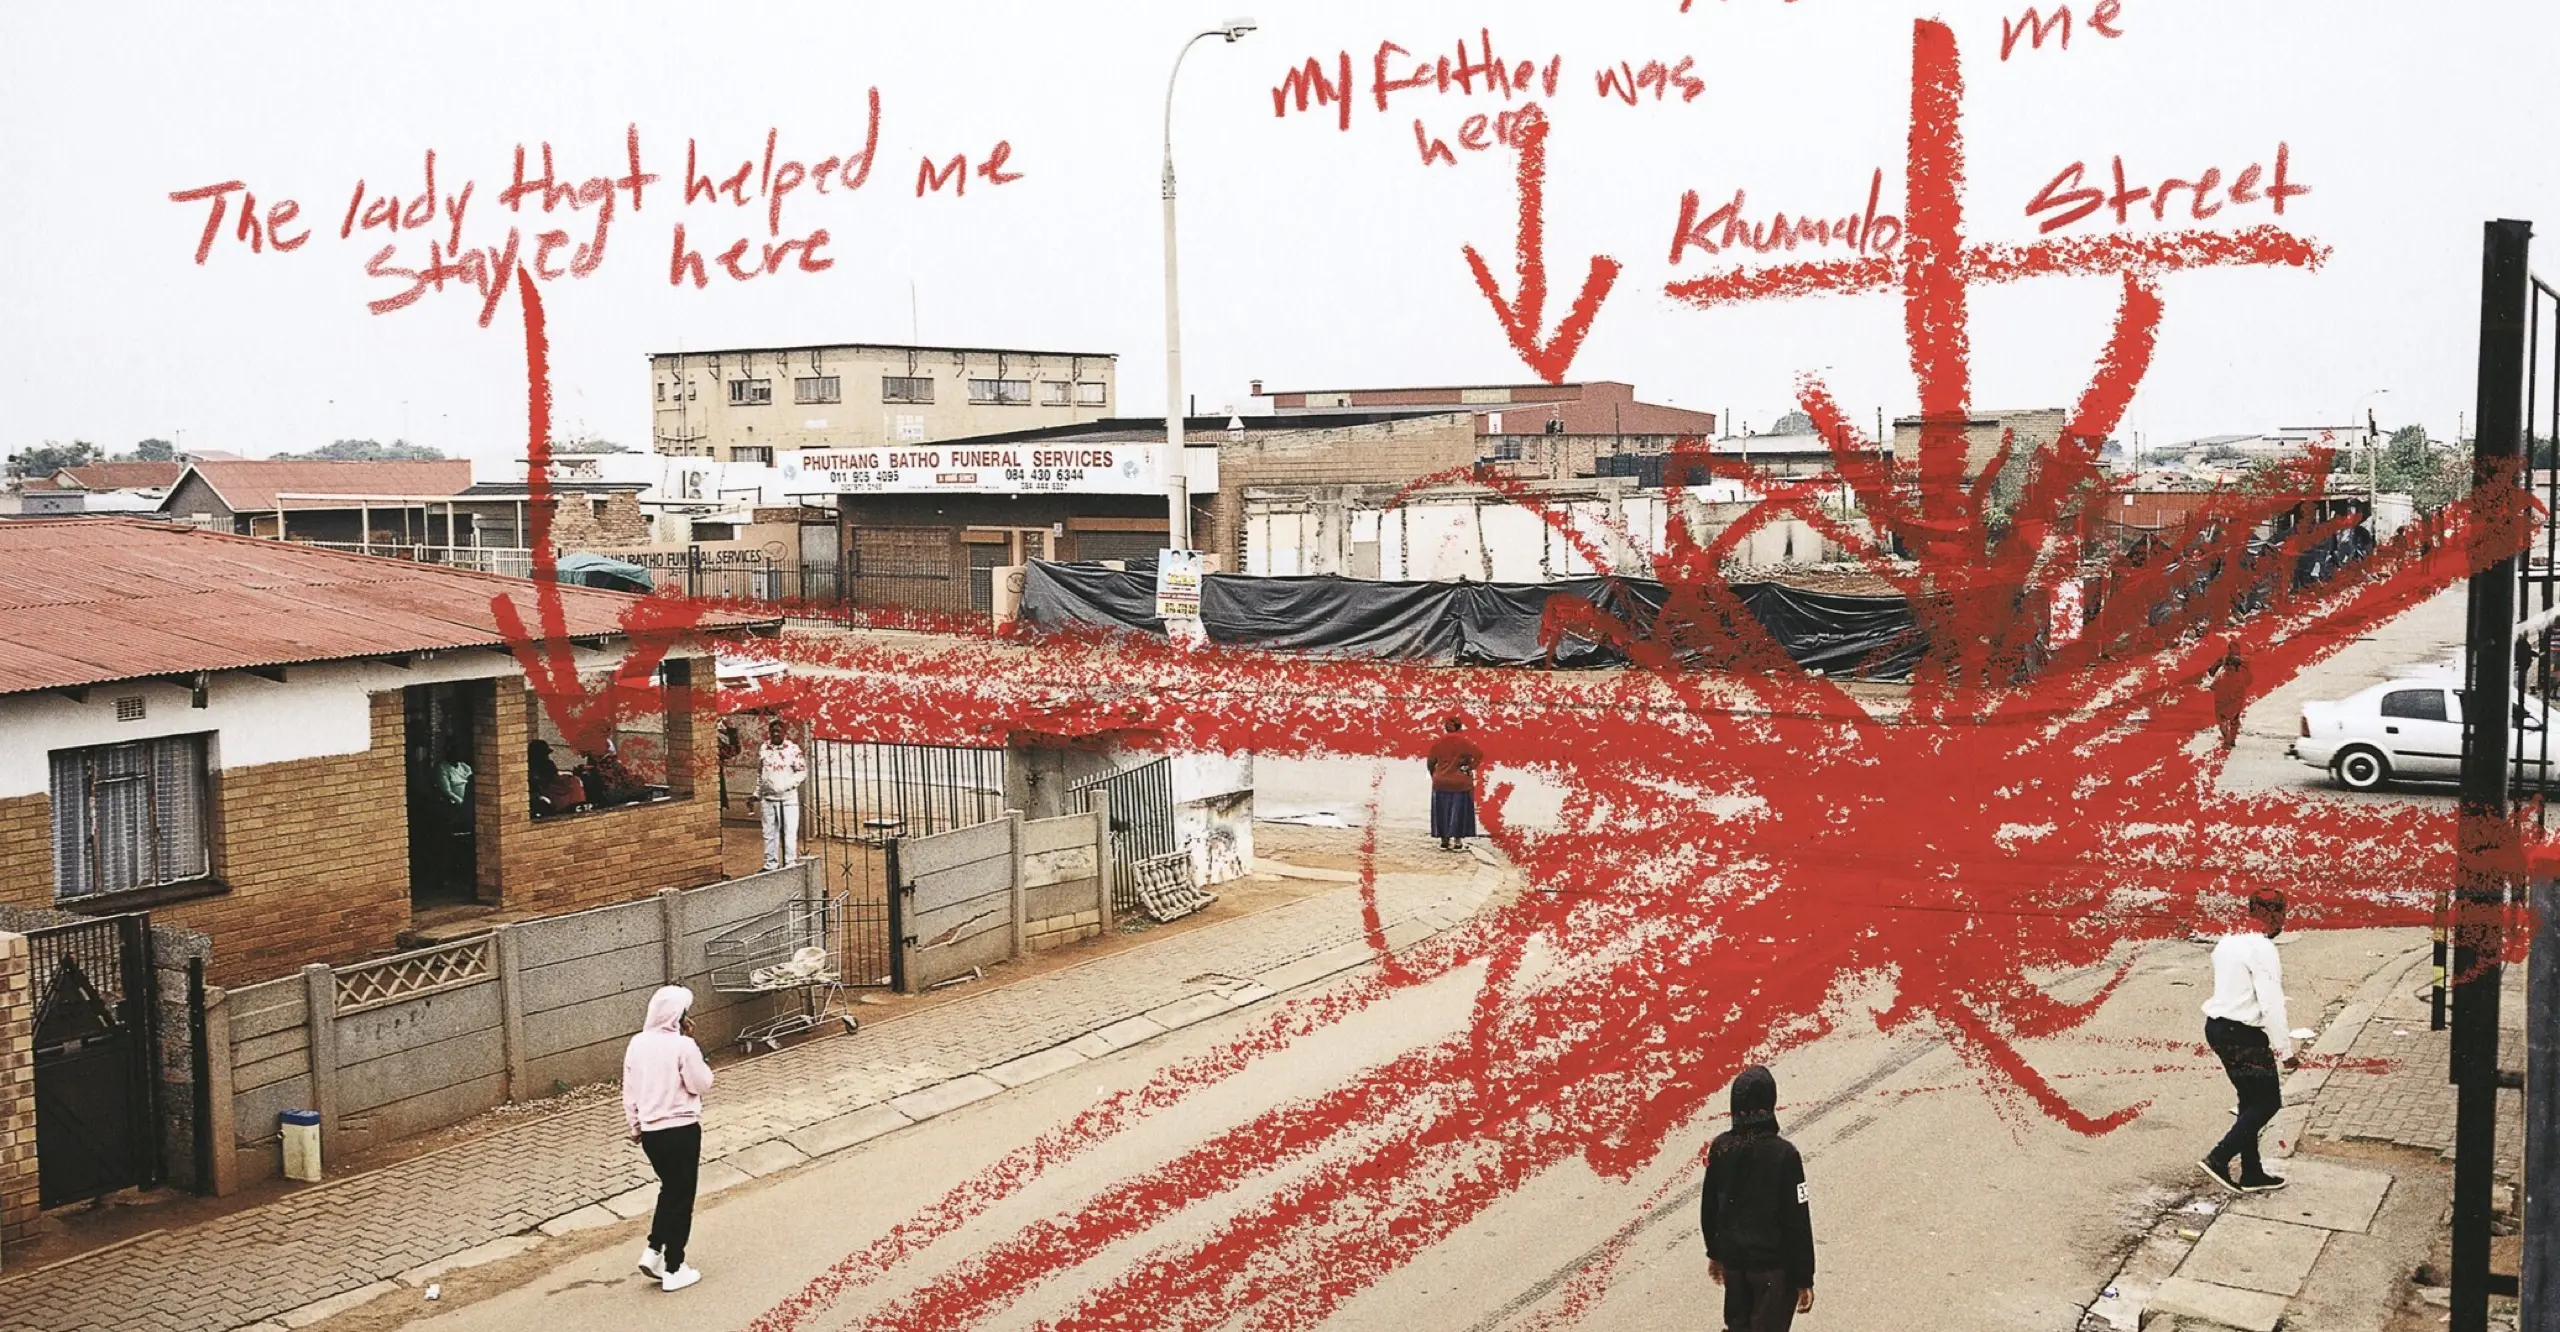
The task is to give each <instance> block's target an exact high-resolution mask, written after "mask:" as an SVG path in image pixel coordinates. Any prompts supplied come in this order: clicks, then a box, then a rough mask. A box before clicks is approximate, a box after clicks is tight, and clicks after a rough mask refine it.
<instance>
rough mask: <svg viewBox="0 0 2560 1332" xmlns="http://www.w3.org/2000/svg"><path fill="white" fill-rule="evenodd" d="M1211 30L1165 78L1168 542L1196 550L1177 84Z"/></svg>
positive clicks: (1197, 36) (1188, 46)
mask: <svg viewBox="0 0 2560 1332" xmlns="http://www.w3.org/2000/svg"><path fill="white" fill-rule="evenodd" d="M1208 35H1209V34H1207V33H1205V32H1203V33H1196V34H1194V35H1193V36H1192V38H1191V40H1190V41H1187V42H1184V43H1183V44H1182V50H1181V52H1180V54H1177V55H1176V56H1174V58H1173V72H1172V73H1171V74H1168V75H1166V76H1165V80H1164V501H1165V532H1164V539H1165V545H1166V546H1167V547H1169V548H1171V549H1174V550H1189V549H1191V478H1190V476H1189V475H1187V470H1188V469H1187V468H1185V467H1184V465H1183V457H1182V279H1181V274H1180V271H1179V267H1180V266H1179V263H1178V254H1179V247H1178V246H1177V245H1176V244H1175V241H1174V226H1173V193H1174V191H1173V83H1174V80H1175V79H1178V78H1180V77H1182V61H1183V57H1184V56H1188V55H1190V54H1191V48H1192V47H1193V46H1194V45H1197V44H1198V43H1199V41H1200V39H1201V38H1202V37H1206V36H1208Z"/></svg>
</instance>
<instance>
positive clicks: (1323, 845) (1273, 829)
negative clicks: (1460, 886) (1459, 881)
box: [1253, 823, 1474, 874]
mask: <svg viewBox="0 0 2560 1332" xmlns="http://www.w3.org/2000/svg"><path fill="white" fill-rule="evenodd" d="M1367 837H1368V830H1367V829H1364V828H1323V827H1312V826H1309V825H1306V824H1298V823H1256V824H1254V825H1253V853H1254V854H1255V855H1257V856H1269V857H1270V858H1272V859H1273V860H1278V861H1284V862H1286V863H1288V864H1291V865H1297V866H1300V867H1302V868H1305V869H1321V870H1340V871H1343V872H1345V873H1350V874H1357V873H1359V872H1360V871H1361V868H1362V865H1363V862H1364V861H1366V860H1371V858H1370V857H1368V856H1366V855H1364V853H1363V850H1362V847H1363V844H1364V842H1365V841H1366V839H1367ZM1372 863H1374V864H1375V865H1376V866H1377V871H1378V872H1379V873H1380V874H1464V873H1467V872H1468V871H1470V870H1471V869H1472V868H1473V864H1474V862H1473V861H1472V859H1471V858H1469V857H1467V856H1464V855H1459V854H1456V853H1453V852H1448V851H1443V850H1441V849H1440V844H1439V842H1438V841H1436V840H1434V839H1433V838H1432V836H1431V834H1429V833H1427V832H1417V831H1414V830H1411V829H1396V828H1384V829H1380V830H1379V832H1378V846H1377V853H1376V856H1375V857H1374V861H1373V862H1372Z"/></svg>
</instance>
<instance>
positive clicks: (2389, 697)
mask: <svg viewBox="0 0 2560 1332" xmlns="http://www.w3.org/2000/svg"><path fill="white" fill-rule="evenodd" d="M2382 715H2383V716H2385V717H2400V718H2403V719H2406V720H2408V721H2444V720H2446V717H2445V711H2444V691H2443V690H2441V689H2394V690H2392V691H2391V692H2390V693H2388V694H2384V695H2383V696H2382Z"/></svg>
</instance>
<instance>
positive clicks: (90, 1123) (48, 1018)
mask: <svg viewBox="0 0 2560 1332" xmlns="http://www.w3.org/2000/svg"><path fill="white" fill-rule="evenodd" d="M27 949H28V953H29V955H30V959H29V960H30V961H31V962H33V964H34V965H33V967H32V969H31V975H32V978H33V980H34V982H35V986H34V988H35V1001H36V1011H35V1046H36V1050H35V1075H36V1160H37V1175H38V1180H37V1193H38V1196H39V1197H40V1198H41V1200H42V1203H43V1205H44V1206H46V1207H55V1206H59V1205H61V1204H63V1203H68V1202H79V1201H82V1200H84V1199H89V1198H96V1197H100V1196H103V1195H105V1194H109V1193H113V1192H115V1191H116V1190H118V1189H122V1188H130V1187H133V1186H135V1185H141V1186H143V1187H146V1188H147V1187H150V1186H152V1185H155V1184H158V1183H159V1182H160V1178H161V1168H160V1107H159V1086H160V1077H159V1068H158V1064H159V1049H160V1042H159V1039H158V1036H157V1033H156V1032H155V1031H154V1030H153V1020H154V1016H153V1015H154V1014H155V1013H156V1012H157V1011H158V1002H157V1001H158V996H157V995H155V994H154V993H153V979H152V970H151V929H150V918H149V917H148V916H144V915H138V914H137V915H129V916H109V917H106V918H104V919H100V920H85V921H81V922H79V923H77V924H72V925H53V926H48V927H46V928H44V929H40V930H33V931H30V932H29V933H28V935H27Z"/></svg>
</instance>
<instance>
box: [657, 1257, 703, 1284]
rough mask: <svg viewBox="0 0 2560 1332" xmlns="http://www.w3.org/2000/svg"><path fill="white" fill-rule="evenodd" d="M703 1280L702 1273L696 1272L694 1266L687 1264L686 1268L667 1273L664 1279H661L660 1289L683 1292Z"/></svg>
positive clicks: (659, 1282)
mask: <svg viewBox="0 0 2560 1332" xmlns="http://www.w3.org/2000/svg"><path fill="white" fill-rule="evenodd" d="M701 1279H702V1273H701V1272H699V1271H697V1270H695V1268H694V1266H693V1264H691V1263H686V1264H685V1265H684V1266H682V1267H679V1268H677V1269H676V1270H674V1271H672V1272H669V1273H667V1274H666V1275H665V1276H664V1277H661V1278H659V1280H658V1289H660V1290H682V1289H684V1288H685V1287H687V1286H690V1285H692V1284H693V1283H694V1282H697V1281H700V1280H701Z"/></svg>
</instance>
